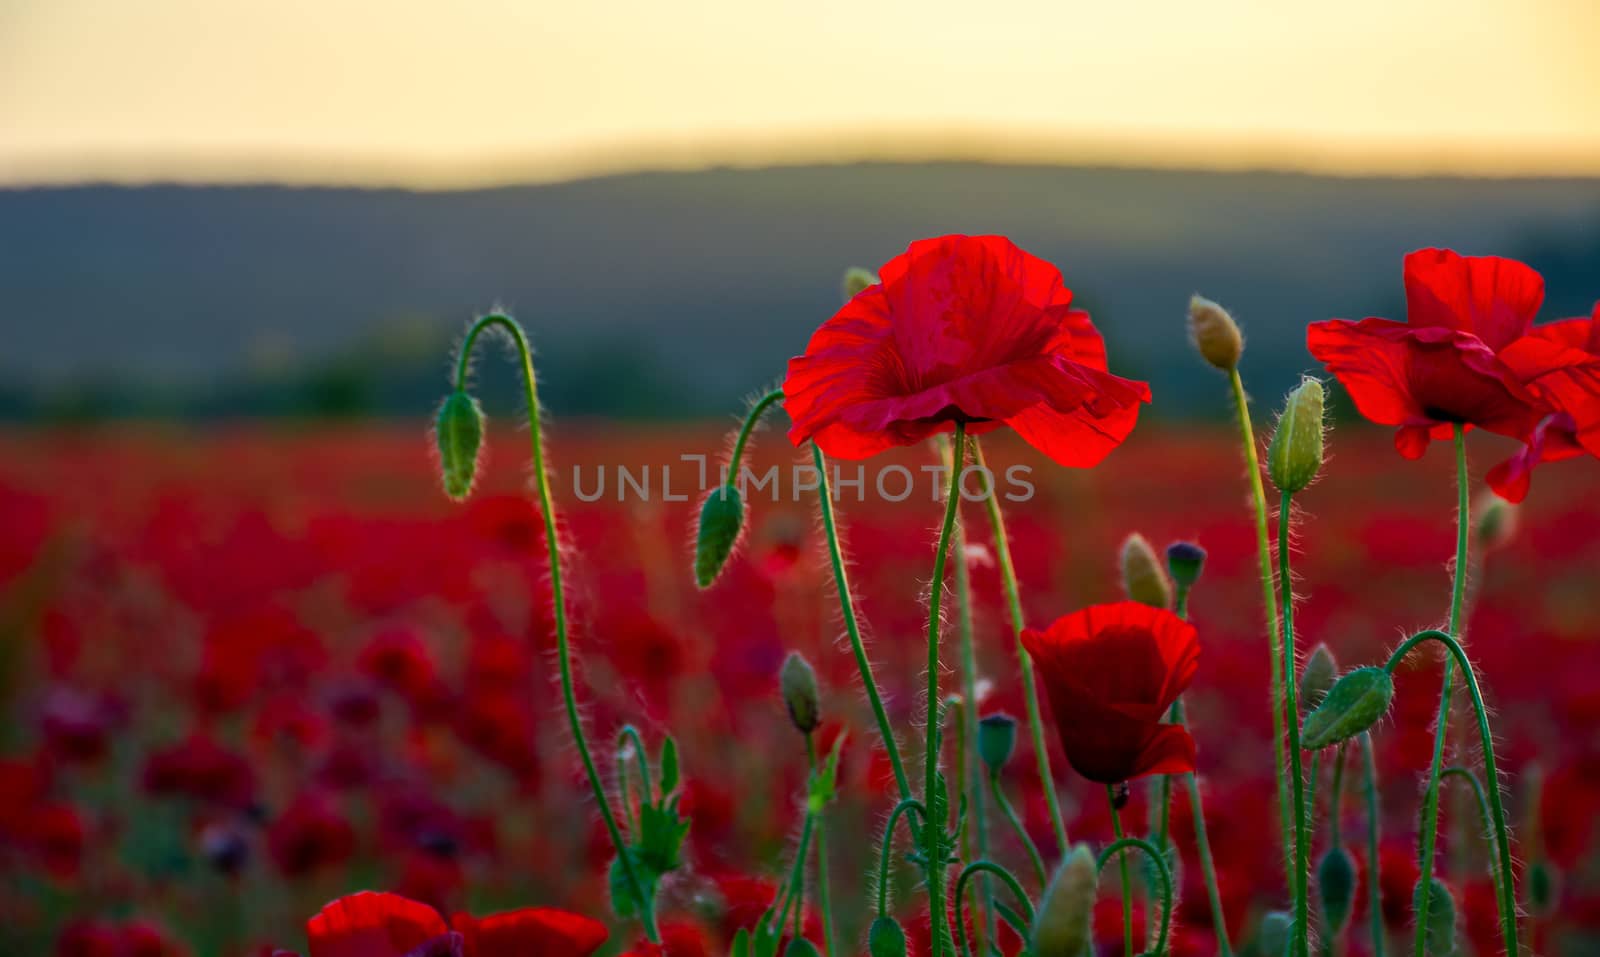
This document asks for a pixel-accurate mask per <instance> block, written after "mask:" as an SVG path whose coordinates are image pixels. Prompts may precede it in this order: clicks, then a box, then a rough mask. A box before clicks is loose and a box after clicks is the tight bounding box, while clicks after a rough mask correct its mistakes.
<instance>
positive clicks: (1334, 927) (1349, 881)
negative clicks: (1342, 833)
mask: <svg viewBox="0 0 1600 957" xmlns="http://www.w3.org/2000/svg"><path fill="white" fill-rule="evenodd" d="M1317 890H1318V891H1320V892H1321V894H1322V914H1323V918H1324V920H1325V921H1326V925H1327V926H1326V932H1327V933H1328V934H1329V935H1337V934H1338V933H1339V931H1341V930H1343V929H1344V925H1345V921H1347V920H1349V919H1350V909H1351V905H1352V903H1354V901H1355V895H1356V865H1355V862H1354V861H1352V860H1351V859H1350V853H1349V852H1348V851H1346V850H1345V849H1344V848H1343V847H1330V848H1329V849H1328V853H1326V854H1324V855H1322V861H1321V862H1320V863H1318V864H1317Z"/></svg>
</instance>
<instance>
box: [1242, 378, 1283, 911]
mask: <svg viewBox="0 0 1600 957" xmlns="http://www.w3.org/2000/svg"><path fill="white" fill-rule="evenodd" d="M1228 381H1229V384H1230V385H1231V386H1232V387H1233V404H1234V409H1235V412H1236V414H1237V415H1238V417H1239V439H1240V442H1241V443H1242V444H1243V446H1244V462H1245V471H1246V472H1247V473H1248V477H1249V480H1250V500H1251V503H1252V504H1253V505H1254V506H1255V519H1256V555H1257V558H1258V559H1259V561H1260V566H1261V607H1262V608H1263V609H1264V610H1265V611H1266V613H1267V640H1268V643H1269V644H1270V645H1271V651H1272V656H1271V659H1270V660H1271V663H1272V667H1271V668H1269V669H1268V670H1269V671H1270V672H1271V674H1272V758H1273V763H1274V765H1275V766H1276V771H1277V774H1278V823H1279V825H1280V828H1281V830H1282V840H1283V860H1284V867H1285V874H1284V877H1285V879H1286V880H1287V882H1288V887H1289V889H1290V890H1291V891H1292V890H1293V888H1294V886H1295V877H1294V860H1293V857H1292V848H1293V846H1294V845H1293V840H1294V838H1293V831H1292V829H1291V827H1290V823H1289V822H1290V820H1291V818H1290V815H1291V814H1292V813H1293V811H1292V809H1291V807H1290V805H1289V771H1288V767H1287V763H1288V762H1287V759H1286V757H1285V756H1284V737H1283V725H1284V721H1285V716H1284V710H1283V675H1282V673H1281V671H1280V670H1279V664H1278V662H1279V659H1280V658H1281V657H1282V656H1283V633H1282V632H1281V631H1280V622H1279V619H1278V596H1277V591H1276V589H1275V588H1274V587H1273V576H1272V539H1271V537H1270V535H1269V534H1268V531H1267V490H1266V487H1265V486H1264V485H1262V483H1261V460H1260V459H1259V458H1258V457H1257V455H1256V434H1255V429H1254V428H1253V427H1252V426H1251V424H1250V400H1249V398H1248V397H1246V396H1245V393H1244V380H1243V379H1241V378H1239V370H1238V369H1232V370H1229V372H1228ZM1289 723H1291V724H1293V723H1294V722H1293V721H1290V722H1289Z"/></svg>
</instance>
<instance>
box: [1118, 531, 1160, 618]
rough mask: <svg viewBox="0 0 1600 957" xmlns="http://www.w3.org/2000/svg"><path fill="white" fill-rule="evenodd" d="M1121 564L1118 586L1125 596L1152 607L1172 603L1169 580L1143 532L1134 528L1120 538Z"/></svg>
mask: <svg viewBox="0 0 1600 957" xmlns="http://www.w3.org/2000/svg"><path fill="white" fill-rule="evenodd" d="M1121 564H1122V589H1123V591H1124V592H1126V593H1127V595H1128V597H1129V598H1131V599H1133V600H1134V601H1136V602H1139V603H1141V604H1145V605H1149V606H1150V607H1152V608H1170V607H1172V583H1171V582H1170V581H1168V580H1167V573H1166V572H1165V571H1163V570H1162V568H1161V562H1160V561H1159V560H1157V558H1156V551H1155V549H1153V548H1151V547H1150V542H1149V541H1147V540H1146V539H1145V537H1144V536H1143V535H1140V534H1139V533H1138V532H1134V533H1133V534H1132V535H1129V536H1128V537H1127V538H1125V539H1123V540H1122V552H1121Z"/></svg>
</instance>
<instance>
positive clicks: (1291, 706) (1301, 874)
mask: <svg viewBox="0 0 1600 957" xmlns="http://www.w3.org/2000/svg"><path fill="white" fill-rule="evenodd" d="M1293 499H1294V496H1292V495H1290V494H1289V493H1288V492H1284V493H1283V498H1282V501H1281V503H1280V506H1279V510H1278V582H1279V585H1280V587H1281V588H1282V589H1283V640H1282V641H1281V642H1279V645H1280V647H1281V648H1282V655H1283V657H1282V660H1281V662H1280V663H1279V668H1280V669H1281V671H1280V677H1281V678H1282V681H1283V693H1284V708H1285V709H1286V711H1287V713H1288V714H1289V715H1290V716H1296V715H1298V714H1299V713H1300V703H1299V701H1298V700H1297V698H1298V696H1299V695H1298V692H1297V690H1296V687H1295V685H1296V682H1295V677H1294V659H1295V649H1294V579H1293V577H1292V576H1291V574H1290V569H1289V520H1290V507H1291V504H1292V501H1293ZM1289 764H1290V774H1291V785H1292V787H1293V790H1294V923H1295V937H1294V940H1295V953H1297V954H1299V955H1300V957H1310V953H1311V922H1310V906H1309V897H1310V892H1309V889H1308V888H1307V886H1306V885H1307V872H1308V871H1309V870H1310V867H1311V864H1310V861H1309V855H1310V853H1311V835H1310V833H1309V821H1308V817H1309V815H1308V814H1307V811H1306V782H1305V772H1304V769H1303V768H1302V766H1301V763H1300V722H1299V721H1298V720H1291V721H1290V722H1289Z"/></svg>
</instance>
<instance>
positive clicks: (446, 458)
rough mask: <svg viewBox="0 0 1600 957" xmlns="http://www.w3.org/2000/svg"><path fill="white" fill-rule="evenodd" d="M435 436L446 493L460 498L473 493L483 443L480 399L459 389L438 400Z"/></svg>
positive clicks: (459, 499)
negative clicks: (441, 400)
mask: <svg viewBox="0 0 1600 957" xmlns="http://www.w3.org/2000/svg"><path fill="white" fill-rule="evenodd" d="M433 432H434V439H435V441H437V442H438V444H439V472H440V476H441V477H442V478H443V479H444V493H445V494H446V495H448V496H450V498H452V499H454V500H455V501H457V502H459V501H462V500H463V499H465V498H466V497H467V496H468V495H471V494H472V483H473V482H474V480H476V478H477V475H478V455H479V452H480V451H481V449H482V447H483V407H482V406H480V405H478V400H477V399H474V398H473V397H472V396H471V395H469V394H467V393H466V392H465V391H464V390H461V389H457V390H456V391H454V392H452V393H450V395H449V396H448V397H446V398H445V400H444V401H443V402H442V403H440V404H439V415H438V417H437V418H436V419H435V420H434V429H433Z"/></svg>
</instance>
